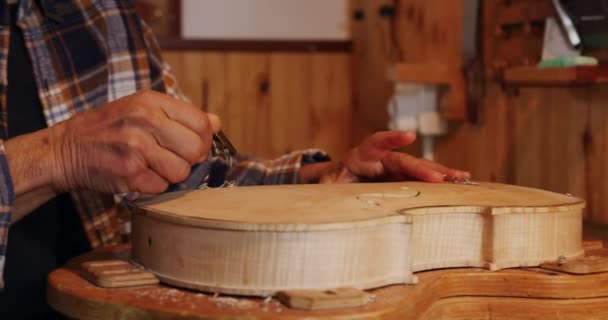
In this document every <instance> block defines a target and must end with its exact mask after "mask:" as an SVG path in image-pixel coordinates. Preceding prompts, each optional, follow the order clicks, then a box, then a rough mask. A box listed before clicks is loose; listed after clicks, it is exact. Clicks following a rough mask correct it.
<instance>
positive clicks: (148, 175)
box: [128, 170, 169, 194]
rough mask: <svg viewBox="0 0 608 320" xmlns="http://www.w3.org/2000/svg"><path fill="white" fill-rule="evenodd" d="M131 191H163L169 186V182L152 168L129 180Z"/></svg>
mask: <svg viewBox="0 0 608 320" xmlns="http://www.w3.org/2000/svg"><path fill="white" fill-rule="evenodd" d="M128 184H129V191H130V192H142V193H148V194H158V193H162V192H164V191H165V190H167V188H168V187H169V183H168V182H167V181H166V180H165V179H163V178H162V177H160V176H159V175H158V174H156V173H155V172H153V171H151V170H146V171H144V172H142V173H141V174H139V175H137V176H136V177H135V178H133V179H131V180H130V181H128Z"/></svg>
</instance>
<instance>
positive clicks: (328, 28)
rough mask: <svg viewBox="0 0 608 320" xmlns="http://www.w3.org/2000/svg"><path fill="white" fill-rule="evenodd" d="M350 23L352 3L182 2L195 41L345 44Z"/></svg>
mask: <svg viewBox="0 0 608 320" xmlns="http://www.w3.org/2000/svg"><path fill="white" fill-rule="evenodd" d="M348 19H349V18H348V0H183V1H182V36H183V37H184V38H191V39H192V38H195V39H245V40H248V39H253V40H345V39H348V38H349V33H350V32H349V21H348Z"/></svg>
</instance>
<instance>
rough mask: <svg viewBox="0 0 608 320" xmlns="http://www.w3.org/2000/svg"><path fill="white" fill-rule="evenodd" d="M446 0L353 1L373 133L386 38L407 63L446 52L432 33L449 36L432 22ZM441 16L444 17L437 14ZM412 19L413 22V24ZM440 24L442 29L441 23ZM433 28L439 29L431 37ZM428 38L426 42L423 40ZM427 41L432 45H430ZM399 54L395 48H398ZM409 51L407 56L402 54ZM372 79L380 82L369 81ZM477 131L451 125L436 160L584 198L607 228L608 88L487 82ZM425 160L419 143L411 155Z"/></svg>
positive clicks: (378, 124) (363, 111) (590, 214)
mask: <svg viewBox="0 0 608 320" xmlns="http://www.w3.org/2000/svg"><path fill="white" fill-rule="evenodd" d="M448 1H449V0H393V1H390V0H369V1H366V0H352V5H353V7H354V8H362V9H363V10H364V11H365V13H366V15H365V17H366V18H365V19H364V20H361V21H357V22H353V41H354V49H355V51H354V66H355V67H354V68H355V70H354V71H353V72H354V74H355V75H356V78H355V88H356V89H355V92H354V94H355V100H354V101H355V103H356V115H371V116H369V117H365V116H360V117H359V119H362V121H363V125H362V126H363V127H364V128H367V129H368V131H373V130H379V129H383V128H384V127H383V126H384V124H385V123H386V122H385V121H386V118H387V115H386V107H385V105H386V101H388V99H389V98H390V95H391V90H390V88H391V84H390V83H389V84H387V83H386V82H377V83H375V84H370V83H369V81H368V80H369V79H370V77H369V76H365V74H367V75H369V74H372V75H374V74H375V73H373V72H376V73H377V72H378V71H373V72H372V73H370V72H369V71H368V70H370V69H376V68H380V66H381V65H382V64H384V65H386V64H390V63H392V62H394V58H393V57H392V56H391V55H390V54H389V51H387V49H386V48H387V45H386V40H385V39H387V32H392V33H395V35H393V37H396V38H397V39H400V40H399V41H398V44H399V45H398V48H397V49H396V51H397V52H401V55H400V57H401V58H403V59H415V58H417V57H425V58H426V59H429V61H432V59H433V55H437V57H438V58H441V57H442V55H443V54H445V52H442V51H441V50H429V48H433V46H436V45H437V42H436V38H437V36H433V32H437V30H444V29H445V25H441V23H442V21H443V20H441V19H439V20H438V19H434V18H433V17H429V16H428V15H429V14H433V12H435V11H441V10H442V8H445V6H443V5H442V3H445V2H448ZM386 3H389V4H393V5H394V4H396V5H397V6H396V8H397V12H396V18H397V19H405V21H404V22H399V23H393V24H392V26H393V27H392V29H387V25H389V26H390V25H391V23H390V22H387V21H386V20H385V19H381V18H379V17H378V15H377V12H378V8H379V6H381V5H383V4H386ZM439 16H441V14H439ZM408 19H409V20H408ZM437 24H439V25H437ZM433 30H435V31H433ZM425 34H426V35H427V36H424V37H422V36H421V35H425ZM427 42H428V43H427ZM393 51H395V49H393ZM405 53H407V54H405ZM372 79H375V78H373V77H372ZM482 109H483V110H482V111H483V114H484V117H483V118H484V119H483V122H482V124H480V125H471V124H467V123H463V122H452V123H450V130H449V134H448V135H447V136H445V137H441V138H439V139H438V141H437V145H436V159H437V160H438V161H439V162H442V163H445V164H447V165H449V166H453V167H457V168H462V169H466V170H470V171H471V172H472V173H473V175H474V178H475V179H477V180H480V181H497V182H504V183H513V184H520V185H524V186H530V187H537V188H543V189H547V190H552V191H555V192H561V193H571V194H573V195H576V196H579V197H583V198H585V199H586V200H587V202H588V209H587V211H586V218H587V219H588V220H591V221H593V222H596V223H602V224H608V90H607V88H606V86H598V87H582V88H522V89H521V90H519V92H514V91H513V90H505V89H504V88H503V87H501V85H500V84H498V83H496V82H488V83H487V88H486V94H485V97H484V99H483V106H482ZM407 151H408V152H410V153H412V154H417V155H419V154H420V149H419V145H414V146H413V147H411V148H408V149H407Z"/></svg>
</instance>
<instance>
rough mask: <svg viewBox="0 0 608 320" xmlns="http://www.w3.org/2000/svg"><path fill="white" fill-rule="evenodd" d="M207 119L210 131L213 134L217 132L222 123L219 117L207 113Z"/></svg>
mask: <svg viewBox="0 0 608 320" xmlns="http://www.w3.org/2000/svg"><path fill="white" fill-rule="evenodd" d="M207 117H208V118H209V123H210V124H211V129H212V130H213V132H215V133H217V132H219V131H220V129H221V128H222V121H221V120H220V116H218V115H217V114H215V113H207Z"/></svg>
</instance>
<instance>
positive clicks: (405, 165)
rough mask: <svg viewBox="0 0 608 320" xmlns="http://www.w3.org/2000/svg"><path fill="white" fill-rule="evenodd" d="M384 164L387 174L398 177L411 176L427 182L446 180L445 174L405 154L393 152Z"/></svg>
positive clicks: (385, 159)
mask: <svg viewBox="0 0 608 320" xmlns="http://www.w3.org/2000/svg"><path fill="white" fill-rule="evenodd" d="M382 164H383V165H384V167H385V168H386V171H387V172H389V173H391V174H393V175H396V176H411V177H413V178H416V179H418V180H420V181H426V182H442V181H443V180H444V173H442V172H440V171H438V170H435V169H434V168H432V167H430V166H428V164H427V163H425V162H424V161H420V159H418V158H415V157H412V156H410V155H408V154H405V153H399V152H393V153H391V154H389V155H388V156H387V157H385V158H384V159H383V161H382Z"/></svg>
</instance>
